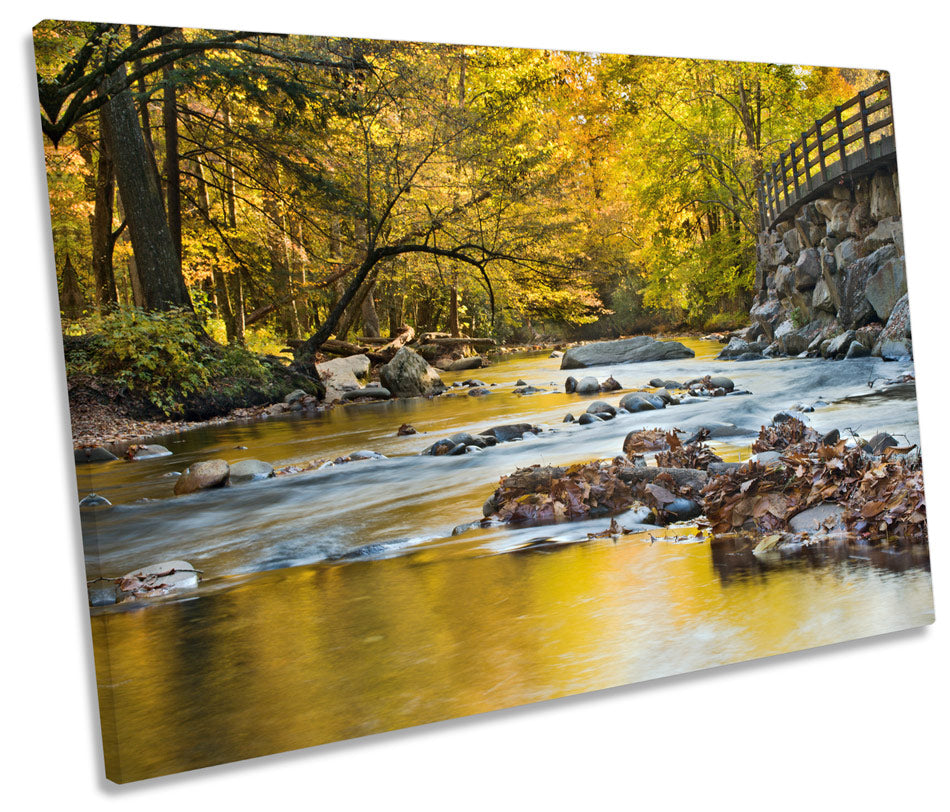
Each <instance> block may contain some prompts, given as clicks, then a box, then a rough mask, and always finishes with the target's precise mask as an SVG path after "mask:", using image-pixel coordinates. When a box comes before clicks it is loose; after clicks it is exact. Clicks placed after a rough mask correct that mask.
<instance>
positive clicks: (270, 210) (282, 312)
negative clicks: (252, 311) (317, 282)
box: [263, 191, 300, 338]
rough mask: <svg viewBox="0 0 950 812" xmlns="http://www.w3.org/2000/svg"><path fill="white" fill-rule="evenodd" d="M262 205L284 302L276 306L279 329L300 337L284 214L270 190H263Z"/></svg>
mask: <svg viewBox="0 0 950 812" xmlns="http://www.w3.org/2000/svg"><path fill="white" fill-rule="evenodd" d="M263 209H264V214H265V215H266V217H267V254H268V257H269V258H270V268H271V277H272V279H273V280H274V289H275V293H276V299H277V301H279V302H281V304H280V306H279V307H278V309H277V321H278V329H279V330H280V332H281V335H283V336H284V337H285V338H300V325H299V323H298V321H297V308H296V307H295V303H294V300H293V288H292V283H291V279H290V264H289V260H290V258H289V256H288V252H287V235H286V231H285V229H284V218H283V215H282V213H281V211H280V205H279V203H278V201H277V198H276V197H275V196H274V194H273V193H272V192H270V191H265V192H264V200H263Z"/></svg>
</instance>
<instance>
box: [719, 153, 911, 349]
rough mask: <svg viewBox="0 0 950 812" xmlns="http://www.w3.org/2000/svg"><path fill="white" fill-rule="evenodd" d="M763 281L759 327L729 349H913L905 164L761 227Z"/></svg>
mask: <svg viewBox="0 0 950 812" xmlns="http://www.w3.org/2000/svg"><path fill="white" fill-rule="evenodd" d="M755 287H756V296H755V303H754V305H753V307H752V310H751V313H750V315H751V319H752V326H751V327H750V328H749V329H748V330H747V331H746V334H745V336H744V338H742V339H739V340H737V342H736V346H735V347H734V348H733V350H732V351H731V352H727V353H725V354H724V357H729V356H730V355H731V356H732V357H739V356H740V355H747V356H749V357H753V356H755V355H759V354H761V355H765V356H774V355H802V356H814V357H818V356H821V357H825V358H843V357H852V358H853V357H856V356H861V355H876V356H880V357H883V358H900V357H907V356H911V355H912V352H913V349H912V344H911V333H910V314H909V310H908V304H907V278H906V274H905V269H904V236H903V231H902V229H901V211H900V192H899V183H898V175H897V170H896V167H895V168H892V169H889V168H882V169H878V170H877V171H876V172H875V173H874V174H873V175H871V176H869V177H864V178H861V179H860V180H857V181H855V182H853V183H848V182H845V181H842V182H840V183H839V184H837V185H835V186H833V187H832V188H831V189H830V191H829V193H828V194H827V195H826V196H824V197H821V198H819V199H817V200H814V201H812V202H809V203H805V204H803V205H801V206H799V207H798V208H797V209H795V210H793V212H792V213H791V216H790V217H789V218H787V219H785V220H783V221H782V222H780V223H778V224H776V225H775V226H774V227H773V228H771V229H769V230H766V231H763V232H761V234H760V235H759V239H758V245H757V263H756V279H755ZM739 344H744V345H745V346H739Z"/></svg>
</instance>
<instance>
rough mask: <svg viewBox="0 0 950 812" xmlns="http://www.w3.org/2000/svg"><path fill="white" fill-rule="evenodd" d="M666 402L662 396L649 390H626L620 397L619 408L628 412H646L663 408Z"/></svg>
mask: <svg viewBox="0 0 950 812" xmlns="http://www.w3.org/2000/svg"><path fill="white" fill-rule="evenodd" d="M665 407H666V404H665V403H664V402H663V398H660V397H657V396H656V395H654V394H653V393H651V392H628V393H627V394H626V395H624V396H623V397H622V398H621V399H620V408H621V409H626V410H627V411H628V412H648V411H651V410H653V409H663V408H665Z"/></svg>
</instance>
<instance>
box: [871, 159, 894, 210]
mask: <svg viewBox="0 0 950 812" xmlns="http://www.w3.org/2000/svg"><path fill="white" fill-rule="evenodd" d="M870 209H871V217H872V218H874V219H875V220H878V221H880V220H884V219H885V218H887V217H896V216H897V215H898V214H900V204H899V203H898V200H897V194H896V192H895V191H894V184H893V183H892V182H891V175H890V173H889V172H888V171H887V170H885V169H881V170H878V172H877V174H875V176H874V178H873V179H872V180H871V206H870Z"/></svg>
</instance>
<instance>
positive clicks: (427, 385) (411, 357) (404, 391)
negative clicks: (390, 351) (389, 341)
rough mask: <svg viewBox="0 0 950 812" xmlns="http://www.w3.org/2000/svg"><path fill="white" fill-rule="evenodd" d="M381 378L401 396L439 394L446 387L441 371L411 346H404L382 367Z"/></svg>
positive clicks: (385, 385)
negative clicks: (440, 375) (430, 364)
mask: <svg viewBox="0 0 950 812" xmlns="http://www.w3.org/2000/svg"><path fill="white" fill-rule="evenodd" d="M379 380H380V383H382V385H383V386H384V387H386V389H388V390H389V391H390V392H392V393H393V395H394V396H395V397H399V398H411V397H418V396H424V395H437V394H438V393H440V392H442V391H443V390H444V389H445V384H443V383H442V379H441V378H440V377H439V373H438V372H436V371H435V369H434V368H433V367H431V366H429V364H428V363H427V362H426V360H425V359H424V358H423V357H422V356H421V355H419V353H417V352H415V351H413V350H411V349H409V347H402V348H401V349H400V350H399V352H397V353H396V355H395V356H394V357H393V360H392V361H390V362H389V363H388V364H385V365H384V366H382V367H380V370H379Z"/></svg>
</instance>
